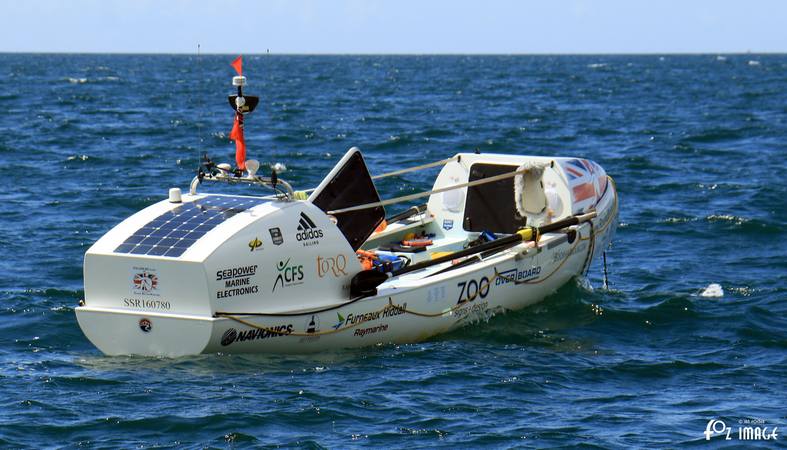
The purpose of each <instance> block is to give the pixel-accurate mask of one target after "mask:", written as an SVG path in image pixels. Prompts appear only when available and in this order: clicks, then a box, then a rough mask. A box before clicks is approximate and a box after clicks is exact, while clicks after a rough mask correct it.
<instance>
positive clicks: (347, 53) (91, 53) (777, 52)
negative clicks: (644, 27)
mask: <svg viewBox="0 0 787 450" xmlns="http://www.w3.org/2000/svg"><path fill="white" fill-rule="evenodd" d="M0 55H129V56H133V55H140V56H181V55H182V56H196V55H200V56H228V55H229V56H232V55H243V56H703V55H738V56H740V55H787V50H786V51H751V50H747V51H719V52H715V51H699V52H669V51H667V52H606V53H605V52H529V53H524V52H522V53H520V52H470V53H454V52H432V53H429V52H424V53H420V52H413V53H406V52H402V53H399V52H380V53H370V52H313V53H307V52H283V53H271V52H262V53H260V52H251V53H244V52H231V53H227V52H200V53H197V52H194V53H185V52H136V51H133V52H125V51H118V52H105V51H75V52H61V51H16V50H0Z"/></svg>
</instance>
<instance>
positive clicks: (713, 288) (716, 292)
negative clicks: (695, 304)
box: [700, 283, 724, 297]
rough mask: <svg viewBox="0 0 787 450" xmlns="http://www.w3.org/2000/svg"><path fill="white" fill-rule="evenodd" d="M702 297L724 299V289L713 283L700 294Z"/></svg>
mask: <svg viewBox="0 0 787 450" xmlns="http://www.w3.org/2000/svg"><path fill="white" fill-rule="evenodd" d="M700 297H724V289H722V288H721V285H720V284H719V283H711V284H709V285H708V287H706V288H705V289H703V290H702V292H700Z"/></svg>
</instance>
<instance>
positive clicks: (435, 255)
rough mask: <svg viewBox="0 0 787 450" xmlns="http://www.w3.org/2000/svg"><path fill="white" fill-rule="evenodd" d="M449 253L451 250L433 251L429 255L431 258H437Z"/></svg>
mask: <svg viewBox="0 0 787 450" xmlns="http://www.w3.org/2000/svg"><path fill="white" fill-rule="evenodd" d="M451 253H453V252H434V253H430V254H429V257H430V258H431V259H437V258H442V257H443V256H448V255H450V254H451Z"/></svg>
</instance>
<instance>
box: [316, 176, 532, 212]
mask: <svg viewBox="0 0 787 450" xmlns="http://www.w3.org/2000/svg"><path fill="white" fill-rule="evenodd" d="M529 170H530V169H522V170H517V171H514V172H508V173H503V174H500V175H495V176H493V177H487V178H482V179H480V180H475V181H468V182H466V183H460V184H455V185H453V186H447V187H443V188H438V189H435V190H432V191H426V192H419V193H416V194H410V195H404V196H402V197H396V198H390V199H388V200H382V201H379V202H372V203H365V204H363V205H357V206H350V207H348V208H341V209H336V210H333V211H328V212H327V213H326V214H329V215H336V214H342V213H346V212H351V211H360V210H363V209H371V208H377V207H380V206H386V205H393V204H394V203H401V202H407V201H410V200H415V199H417V198H421V197H428V196H430V195H433V194H439V193H441V192H447V191H452V190H454V189H461V188H466V187H473V186H479V185H482V184H487V183H494V182H496V181H500V180H505V179H506V178H513V177H515V176H517V175H521V174H524V173H526V172H528V171H529Z"/></svg>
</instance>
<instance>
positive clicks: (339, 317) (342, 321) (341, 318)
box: [333, 312, 344, 330]
mask: <svg viewBox="0 0 787 450" xmlns="http://www.w3.org/2000/svg"><path fill="white" fill-rule="evenodd" d="M336 318H337V319H339V321H338V322H337V323H336V325H334V326H333V329H334V330H338V329H339V328H341V326H342V325H344V316H342V315H341V314H339V313H338V312H337V313H336Z"/></svg>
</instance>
